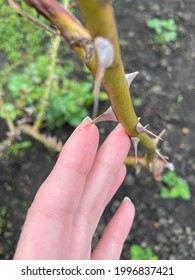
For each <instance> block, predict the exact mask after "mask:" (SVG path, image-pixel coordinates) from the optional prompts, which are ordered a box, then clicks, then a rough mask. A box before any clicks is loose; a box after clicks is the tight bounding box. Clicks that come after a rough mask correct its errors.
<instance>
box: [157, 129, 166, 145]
mask: <svg viewBox="0 0 195 280" xmlns="http://www.w3.org/2000/svg"><path fill="white" fill-rule="evenodd" d="M165 131H166V129H163V130H162V131H161V132H160V133H159V135H158V137H159V138H160V139H162V138H161V137H162V136H163V134H164V133H165ZM159 138H156V139H155V141H156V143H157V144H158V142H159Z"/></svg>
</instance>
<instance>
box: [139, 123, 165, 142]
mask: <svg viewBox="0 0 195 280" xmlns="http://www.w3.org/2000/svg"><path fill="white" fill-rule="evenodd" d="M148 126H149V124H147V125H145V126H143V125H142V124H141V123H140V122H138V123H137V125H136V127H135V129H136V131H137V132H138V133H147V134H149V135H152V136H153V137H155V138H157V139H159V140H162V138H161V137H159V136H158V135H156V134H154V133H153V132H152V131H150V130H148V129H146V128H147V127H148Z"/></svg>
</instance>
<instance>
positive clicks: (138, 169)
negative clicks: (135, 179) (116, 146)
mask: <svg viewBox="0 0 195 280" xmlns="http://www.w3.org/2000/svg"><path fill="white" fill-rule="evenodd" d="M140 172H141V166H140V165H136V166H135V174H136V176H138V175H139V174H140Z"/></svg>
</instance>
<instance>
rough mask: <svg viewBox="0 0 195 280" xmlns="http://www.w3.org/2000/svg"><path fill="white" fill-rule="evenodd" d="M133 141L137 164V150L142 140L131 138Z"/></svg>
mask: <svg viewBox="0 0 195 280" xmlns="http://www.w3.org/2000/svg"><path fill="white" fill-rule="evenodd" d="M131 141H132V143H133V147H134V152H135V161H136V164H137V150H138V144H139V141H140V139H139V138H138V137H131Z"/></svg>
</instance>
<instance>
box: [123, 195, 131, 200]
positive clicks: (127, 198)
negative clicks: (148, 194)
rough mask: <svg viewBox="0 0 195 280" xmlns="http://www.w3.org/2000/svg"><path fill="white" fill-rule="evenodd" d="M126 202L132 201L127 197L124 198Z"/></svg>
mask: <svg viewBox="0 0 195 280" xmlns="http://www.w3.org/2000/svg"><path fill="white" fill-rule="evenodd" d="M125 200H127V201H131V199H130V198H129V197H128V196H125V197H124V198H123V201H125Z"/></svg>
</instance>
